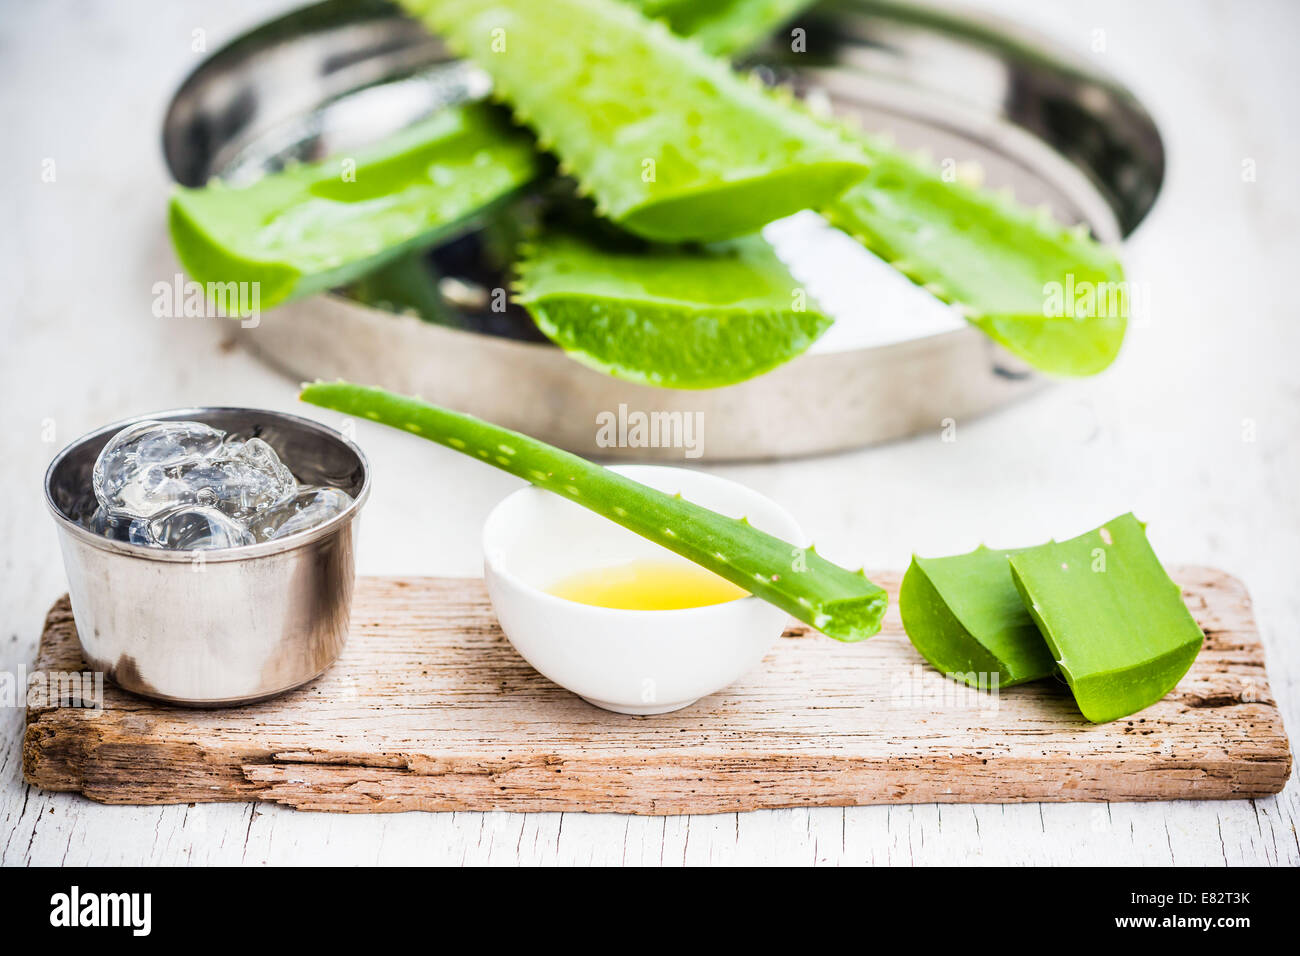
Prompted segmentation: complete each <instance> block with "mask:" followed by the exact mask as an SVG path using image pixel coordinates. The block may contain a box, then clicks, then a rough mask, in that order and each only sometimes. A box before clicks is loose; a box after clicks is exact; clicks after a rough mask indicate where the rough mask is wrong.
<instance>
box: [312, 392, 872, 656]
mask: <svg viewBox="0 0 1300 956" xmlns="http://www.w3.org/2000/svg"><path fill="white" fill-rule="evenodd" d="M300 397H301V399H302V400H303V401H305V402H310V403H311V404H313V405H320V406H322V407H324V408H332V409H334V410H335V411H339V412H343V413H344V414H346V415H353V416H356V417H359V418H368V419H371V420H372V421H376V422H382V423H383V424H385V425H391V426H392V427H393V428H399V429H402V430H404V431H408V432H411V433H412V434H415V435H419V436H420V437H421V438H426V439H428V440H430V441H434V442H437V443H439V444H441V445H446V446H447V447H448V448H452V449H455V450H456V451H459V452H462V453H464V454H466V455H471V456H474V457H477V458H480V459H482V460H483V461H485V462H487V463H488V464H490V465H493V466H495V467H497V468H500V469H502V470H503V471H508V472H509V473H510V474H512V475H515V476H517V477H519V478H523V479H524V480H525V481H529V482H532V483H533V484H534V485H537V486H538V487H539V488H545V489H546V490H547V491H550V492H553V493H555V494H557V495H560V496H561V497H564V498H567V499H569V500H570V501H573V502H575V503H576V504H579V505H582V506H583V507H584V508H588V509H590V510H591V511H594V512H596V513H597V514H599V515H603V516H604V517H606V518H608V519H609V520H611V521H613V522H615V523H617V524H620V525H622V526H623V527H625V528H627V529H628V530H630V531H633V532H635V533H636V534H639V535H641V536H642V537H644V538H648V539H649V540H651V541H654V542H655V543H657V544H660V545H663V546H664V547H665V548H668V549H669V550H670V551H674V552H676V553H677V554H680V555H681V556H682V557H684V558H687V559H688V560H690V561H694V562H695V563H696V564H699V565H700V566H702V567H705V568H708V569H709V570H710V571H713V572H714V573H716V574H718V575H721V576H722V577H724V578H726V579H727V580H728V581H731V582H732V583H734V584H736V585H738V586H739V587H742V588H744V589H745V590H747V591H749V592H750V593H751V594H754V595H756V596H757V597H760V598H762V599H763V600H765V601H768V602H769V603H771V604H775V605H776V606H777V607H780V608H782V609H784V610H785V611H787V612H789V613H790V614H791V615H793V616H794V617H796V618H798V619H799V620H801V621H803V622H804V623H806V624H809V625H811V626H812V627H815V628H817V629H818V630H819V631H821V632H822V633H824V634H828V635H829V636H831V637H834V638H837V639H839V640H842V641H860V640H863V639H864V638H867V637H870V636H871V635H872V634H875V633H876V632H877V631H879V630H880V621H881V618H882V617H883V616H884V613H885V607H886V604H887V603H888V596H887V595H886V593H885V591H884V590H883V589H881V588H879V587H877V586H876V585H875V584H872V583H871V582H870V581H869V580H867V577H866V575H865V574H864V573H863V572H862V571H857V572H853V571H848V570H845V569H844V568H842V567H840V566H838V565H836V564H832V563H831V562H829V561H827V560H826V559H824V558H823V557H822V556H821V555H819V554H817V552H816V551H815V550H814V549H813V548H811V547H809V548H807V549H805V548H800V547H797V546H795V545H794V544H791V543H790V542H788V541H782V540H781V539H779V538H776V537H773V536H772V535H769V534H766V533H764V532H762V531H759V530H758V529H757V528H755V527H753V526H752V525H751V524H749V522H748V521H746V520H744V519H735V518H728V517H724V516H723V515H720V514H718V513H716V512H714V511H710V510H709V509H707V508H702V507H700V506H699V505H697V504H693V503H691V502H690V501H687V500H685V499H684V498H682V497H680V496H676V495H669V494H665V493H664V492H662V491H658V490H656V489H654V488H648V487H646V486H645V485H643V484H641V483H639V482H636V481H632V480H631V479H630V478H625V477H623V476H622V475H619V474H617V473H616V472H612V471H610V470H608V469H606V468H602V467H601V466H599V465H596V464H593V463H592V462H589V461H587V460H586V459H584V458H580V457H578V456H577V455H572V454H570V453H569V452H566V451H561V450H560V449H558V448H554V447H552V446H550V445H547V444H546V443H544V442H540V441H537V440H536V439H534V438H529V437H528V436H527V435H521V434H519V433H518V432H513V431H510V430H508V429H505V428H500V427H498V426H496V425H492V424H490V423H488V422H485V421H482V420H480V419H477V418H473V417H471V416H469V415H462V414H460V413H459V412H453V411H449V410H447V409H445V408H439V407H438V406H436V405H430V404H427V403H426V402H422V401H420V400H419V399H415V398H408V397H406V396H403V395H395V394H393V393H392V392H387V391H384V390H382V389H378V388H367V387H364V386H361V385H352V384H349V383H346V382H337V383H327V382H318V383H316V384H314V385H307V386H305V387H304V388H303V390H302V394H301V396H300Z"/></svg>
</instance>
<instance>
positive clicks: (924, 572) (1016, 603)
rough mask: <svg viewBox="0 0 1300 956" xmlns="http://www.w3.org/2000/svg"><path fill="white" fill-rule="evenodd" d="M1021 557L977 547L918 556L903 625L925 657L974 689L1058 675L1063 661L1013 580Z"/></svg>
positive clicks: (904, 593) (904, 590) (907, 582)
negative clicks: (1013, 558) (947, 554)
mask: <svg viewBox="0 0 1300 956" xmlns="http://www.w3.org/2000/svg"><path fill="white" fill-rule="evenodd" d="M1014 553H1015V552H1008V551H994V550H990V549H988V548H985V547H979V548H976V549H975V550H974V551H972V552H970V553H969V554H957V555H953V556H952V557H947V558H922V557H915V556H914V557H913V558H912V563H911V565H910V566H909V567H908V569H907V573H906V574H905V575H903V584H902V587H901V588H900V589H899V592H898V610H899V613H900V614H901V615H902V618H903V628H904V630H906V631H907V636H908V638H909V639H910V640H911V642H912V644H913V646H915V647H916V649H917V650H918V651H919V652H920V653H921V656H922V657H924V658H925V659H926V660H927V661H929V662H930V663H931V664H932V665H934V667H935V668H936V669H937V670H939V671H940V672H942V673H944V674H946V675H947V676H949V677H951V678H953V679H954V680H959V681H962V682H963V683H966V684H970V685H971V686H978V687H987V686H989V684H990V683H991V682H992V675H995V674H996V675H997V686H999V687H1010V686H1012V685H1013V684H1023V683H1025V682H1026V681H1031V680H1038V679H1039V678H1042V677H1047V676H1049V675H1051V674H1053V673H1055V672H1056V660H1055V658H1053V657H1052V652H1051V650H1050V649H1049V648H1048V646H1047V643H1046V642H1045V641H1044V640H1043V636H1042V635H1041V634H1040V633H1039V631H1038V625H1037V624H1035V623H1034V619H1033V617H1032V616H1031V615H1030V613H1029V611H1028V610H1026V608H1025V605H1024V602H1023V601H1022V600H1021V599H1020V592H1019V591H1017V590H1016V585H1015V582H1014V581H1012V579H1011V566H1010V565H1009V564H1008V561H1007V559H1008V558H1009V557H1010V555H1011V554H1014Z"/></svg>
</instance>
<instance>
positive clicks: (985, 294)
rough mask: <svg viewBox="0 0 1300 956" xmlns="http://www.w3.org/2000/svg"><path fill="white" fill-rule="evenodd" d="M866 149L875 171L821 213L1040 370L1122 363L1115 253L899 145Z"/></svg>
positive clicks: (1123, 299)
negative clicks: (944, 172)
mask: <svg viewBox="0 0 1300 956" xmlns="http://www.w3.org/2000/svg"><path fill="white" fill-rule="evenodd" d="M867 149H868V152H869V154H870V156H871V158H872V167H871V171H870V173H869V174H868V175H867V177H866V178H865V179H863V180H862V181H860V182H859V183H858V184H856V185H855V186H853V187H852V188H851V189H849V191H848V192H846V193H845V194H844V195H843V196H842V197H840V198H839V199H838V200H836V201H835V202H834V203H832V204H830V205H829V206H827V207H826V209H825V210H824V212H825V215H826V217H827V218H828V219H829V220H830V221H831V222H832V223H833V224H835V225H836V226H838V227H839V228H840V229H842V230H844V231H845V232H847V233H849V234H850V235H852V236H854V237H855V238H857V239H858V240H859V241H860V242H861V243H862V244H863V245H865V246H866V247H867V248H868V249H870V250H871V251H872V252H874V253H876V254H877V255H879V256H880V257H881V258H883V259H885V260H886V261H887V262H889V263H890V264H891V265H892V266H893V267H894V268H896V269H898V270H899V271H900V272H902V273H903V274H904V275H906V276H907V277H908V278H910V279H912V280H913V281H914V282H916V283H918V284H920V285H922V286H924V287H925V288H926V289H927V290H928V291H929V292H931V293H932V294H934V295H935V296H937V297H938V298H940V299H942V300H943V301H945V302H949V303H952V304H953V305H956V306H957V307H958V308H959V309H960V311H961V312H962V314H963V315H965V316H966V318H967V320H968V321H970V322H971V323H972V324H974V325H975V326H977V327H978V328H979V329H981V330H982V331H983V332H984V333H985V334H987V335H988V336H989V337H990V338H992V339H993V340H994V341H996V342H999V343H1001V344H1002V345H1004V346H1005V347H1006V348H1007V349H1009V350H1010V351H1011V352H1012V353H1014V354H1015V355H1018V356H1020V357H1021V358H1022V359H1024V360H1025V361H1026V362H1028V363H1029V364H1030V365H1033V366H1034V367H1036V368H1039V369H1041V370H1043V371H1045V372H1050V373H1052V374H1056V375H1091V374H1093V373H1095V372H1099V371H1101V370H1102V369H1104V368H1105V367H1106V366H1108V365H1109V364H1110V363H1111V362H1112V361H1113V360H1114V359H1115V356H1116V355H1117V354H1118V352H1119V348H1120V344H1121V343H1122V342H1123V339H1124V331H1125V327H1126V326H1127V320H1128V308H1129V301H1128V300H1129V295H1128V286H1127V284H1126V283H1125V281H1124V272H1123V269H1122V267H1121V266H1120V263H1119V260H1118V259H1117V258H1116V256H1115V254H1114V253H1113V252H1112V251H1111V250H1110V249H1108V248H1106V247H1105V246H1103V245H1102V244H1100V243H1098V242H1096V241H1095V240H1094V239H1092V238H1091V237H1090V236H1089V235H1088V234H1087V233H1086V232H1085V231H1083V230H1080V229H1070V228H1066V227H1064V226H1062V225H1060V224H1059V223H1057V222H1055V221H1053V220H1052V219H1051V218H1050V217H1049V216H1048V215H1046V214H1045V213H1040V212H1037V211H1035V210H1031V209H1027V208H1025V207H1023V206H1020V205H1018V204H1016V203H1015V202H1014V201H1013V200H1012V199H1010V198H1008V197H1003V196H999V195H997V194H994V193H991V192H989V191H987V190H980V189H975V188H972V187H970V186H967V185H965V184H963V183H961V182H959V181H952V182H949V181H946V180H945V179H944V178H943V177H942V176H941V175H940V174H939V171H938V170H936V169H932V168H930V167H929V166H927V165H925V164H923V163H921V162H918V161H916V160H914V159H912V158H910V157H908V156H905V155H903V154H901V153H899V152H896V151H892V150H889V149H886V148H884V147H883V146H880V145H878V144H871V145H869V146H868V147H867Z"/></svg>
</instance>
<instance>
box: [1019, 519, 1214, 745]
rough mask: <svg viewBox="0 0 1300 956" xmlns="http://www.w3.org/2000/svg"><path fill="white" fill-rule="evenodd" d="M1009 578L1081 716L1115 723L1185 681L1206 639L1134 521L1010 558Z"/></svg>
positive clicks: (1112, 524) (1118, 522)
mask: <svg viewBox="0 0 1300 956" xmlns="http://www.w3.org/2000/svg"><path fill="white" fill-rule="evenodd" d="M1010 563H1011V574H1012V579H1013V581H1014V582H1015V586H1016V588H1017V590H1019V592H1020V596H1021V598H1022V599H1023V601H1024V604H1025V607H1026V608H1027V609H1028V610H1029V613H1030V614H1031V615H1032V616H1033V618H1034V621H1035V622H1036V623H1037V624H1038V629H1039V631H1041V632H1042V635H1043V637H1044V639H1045V640H1046V641H1047V645H1048V647H1049V648H1051V651H1052V654H1053V655H1054V656H1055V657H1056V659H1057V662H1058V665H1059V667H1060V670H1061V673H1062V674H1063V675H1064V676H1065V679H1066V681H1067V682H1068V683H1069V685H1070V690H1071V691H1073V692H1074V699H1075V702H1076V703H1077V704H1078V705H1079V710H1080V711H1082V712H1083V716H1084V717H1086V718H1088V720H1090V721H1093V722H1094V723H1103V722H1105V721H1109V720H1116V719H1118V718H1120V717H1124V716H1127V715H1128V714H1133V713H1136V712H1137V711H1139V710H1142V709H1143V708H1144V707H1149V706H1150V705H1151V704H1154V703H1155V702H1156V701H1158V700H1160V698H1162V697H1164V696H1165V694H1167V693H1169V691H1171V690H1173V688H1174V686H1175V685H1176V684H1177V683H1178V681H1179V680H1181V679H1182V676H1183V675H1184V674H1186V673H1187V669H1188V668H1189V667H1191V666H1192V661H1194V660H1195V659H1196V655H1197V653H1199V651H1200V649H1201V644H1202V642H1203V641H1204V637H1205V636H1204V635H1203V634H1202V633H1201V629H1200V627H1199V626H1198V625H1197V623H1196V621H1195V620H1194V619H1193V618H1192V615H1191V612H1190V611H1188V610H1187V605H1185V604H1184V603H1183V599H1182V595H1181V593H1180V591H1179V589H1178V585H1176V584H1175V583H1174V582H1173V581H1172V580H1170V578H1169V575H1168V574H1167V573H1166V572H1165V569H1164V568H1163V567H1161V565H1160V560H1159V558H1157V557H1156V555H1155V552H1154V551H1152V550H1151V545H1150V543H1149V542H1148V541H1147V536H1146V530H1145V529H1144V528H1143V526H1142V523H1141V522H1139V521H1138V520H1137V519H1136V518H1135V517H1133V515H1131V514H1126V515H1121V516H1120V517H1118V518H1115V519H1114V520H1113V521H1108V522H1106V524H1104V525H1102V526H1101V527H1100V528H1097V529H1096V530H1095V531H1089V532H1088V533H1087V534H1083V535H1080V536H1079V537H1077V538H1072V539H1070V540H1069V541H1061V542H1055V541H1053V542H1049V543H1048V544H1044V545H1041V546H1040V547H1037V548H1026V549H1024V550H1022V551H1018V552H1016V553H1014V554H1012V555H1011V557H1010Z"/></svg>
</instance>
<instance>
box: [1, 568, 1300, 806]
mask: <svg viewBox="0 0 1300 956" xmlns="http://www.w3.org/2000/svg"><path fill="white" fill-rule="evenodd" d="M872 577H873V579H874V580H876V581H879V582H880V583H881V584H882V585H883V586H885V587H887V588H888V589H889V591H890V595H891V599H893V598H896V596H897V587H898V581H899V575H897V574H879V575H873V576H872ZM1175 578H1176V579H1177V580H1178V581H1179V582H1180V583H1181V584H1182V586H1183V593H1184V598H1185V599H1186V600H1187V602H1188V606H1189V607H1190V608H1191V609H1192V612H1193V614H1194V615H1195V616H1196V619H1197V620H1198V621H1199V622H1200V624H1201V626H1202V628H1203V629H1204V630H1205V632H1206V637H1207V640H1206V645H1205V648H1204V649H1203V650H1202V652H1201V655H1200V657H1199V658H1198V659H1197V661H1196V664H1195V665H1194V666H1193V667H1192V670H1191V671H1190V672H1189V673H1188V675H1187V676H1186V677H1185V678H1184V679H1183V681H1182V682H1181V683H1180V684H1179V686H1178V687H1177V689H1176V690H1175V691H1174V692H1173V693H1172V694H1170V695H1169V696H1168V697H1167V698H1166V699H1165V700H1163V701H1161V702H1160V703H1159V704H1157V705H1155V706H1154V707H1151V708H1149V709H1147V710H1146V711H1143V712H1142V713H1141V714H1138V715H1135V716H1133V717H1131V718H1128V719H1125V720H1120V721H1116V722H1115V723H1112V724H1106V725H1101V726H1096V725H1092V724H1089V723H1087V722H1086V721H1084V720H1083V718H1082V717H1080V716H1079V714H1078V712H1077V710H1075V708H1074V706H1073V703H1072V701H1071V698H1070V695H1069V693H1068V691H1067V690H1066V688H1065V687H1064V686H1063V685H1060V684H1057V683H1055V682H1052V681H1045V682H1040V683H1038V684H1031V685H1027V686H1022V687H1015V688H1010V689H1005V690H1003V691H1002V692H1001V694H1000V695H999V696H998V697H997V698H996V699H992V698H990V697H988V696H987V695H980V694H978V693H977V692H975V691H969V690H964V689H963V688H962V687H961V685H958V684H955V683H953V682H951V681H949V680H947V679H946V678H944V677H942V676H941V675H939V674H938V673H936V672H935V671H933V670H932V669H931V668H930V667H928V665H925V664H924V662H923V661H922V660H921V658H920V657H919V656H918V655H917V654H916V652H915V651H914V650H913V649H912V647H911V645H910V644H909V643H908V641H907V638H906V636H905V635H904V634H903V632H902V627H901V624H900V622H899V619H898V612H897V608H896V606H895V607H891V610H890V612H889V615H888V617H887V618H886V623H885V628H884V630H883V632H882V633H881V634H879V635H878V636H876V637H874V638H872V639H871V640H869V641H867V642H866V643H864V644H855V645H845V644H840V643H838V642H836V641H833V640H830V639H829V638H825V637H822V636H820V635H816V634H811V633H808V632H807V630H806V629H805V628H803V627H802V626H801V625H795V624H794V623H793V622H792V624H791V626H790V628H789V629H788V630H787V632H786V635H785V638H784V639H783V640H781V641H780V642H778V645H777V647H776V648H775V649H774V650H773V651H772V653H771V654H770V655H769V656H768V657H767V659H766V660H765V661H764V662H763V664H762V666H761V667H760V668H758V669H756V670H755V671H754V672H753V673H752V674H750V675H749V676H748V677H747V678H745V679H743V680H742V681H741V682H740V683H738V684H736V685H734V686H732V687H730V688H728V689H727V690H725V691H723V692H721V693H719V694H715V695H714V696H712V697H708V698H705V699H704V700H702V701H700V702H699V703H697V704H696V705H694V706H692V707H690V708H687V709H686V710H683V711H679V712H677V713H675V714H667V715H664V716H658V717H626V716H621V715H618V714H611V713H607V712H605V711H602V710H598V709H597V708H595V707H592V706H590V705H588V704H586V703H584V702H583V701H581V700H579V699H578V698H576V697H574V696H573V695H571V694H569V693H568V692H566V691H564V690H563V689H561V688H559V687H556V686H555V685H554V684H552V683H550V681H548V680H546V678H544V677H542V676H541V675H539V674H538V673H536V672H535V671H534V670H533V669H532V668H531V667H529V666H528V665H527V664H526V663H524V661H523V660H522V659H520V658H519V656H518V655H517V654H515V652H514V650H513V649H512V648H511V647H510V645H509V643H508V642H507V641H506V640H505V638H504V637H503V635H502V634H501V631H500V630H499V628H498V627H497V625H496V621H495V618H494V617H493V614H492V610H491V607H490V605H489V604H488V600H487V595H486V592H485V590H484V588H483V583H482V582H481V581H479V580H472V579H454V578H412V579H399V578H363V579H362V580H361V581H359V582H358V589H357V595H356V603H355V606H354V612H353V617H354V621H353V629H352V636H351V640H350V642H349V645H348V648H347V650H346V651H345V652H344V655H343V657H342V659H341V660H340V661H339V662H338V663H337V664H336V665H335V666H334V667H333V668H332V669H331V670H330V672H329V673H327V674H326V675H324V676H323V677H321V678H320V679H318V680H317V681H315V682H314V683H312V684H310V685H308V686H307V687H305V688H303V689H302V690H300V691H297V692H295V693H293V694H291V695H288V696H286V697H282V698H280V699H279V700H276V701H270V702H266V703H263V704H257V705H254V706H250V707H243V708H238V709H232V710H219V711H196V710H186V709H182V708H176V707H168V706H165V705H161V704H155V703H151V702H149V701H145V700H142V699H140V698H136V697H132V696H131V695H129V694H126V693H124V692H122V691H119V690H117V689H116V688H113V687H111V686H108V687H106V688H105V694H104V708H103V710H102V712H99V713H96V712H94V711H89V710H84V709H79V708H76V707H49V706H41V705H39V704H38V705H35V706H29V708H28V713H27V728H26V736H25V738H24V742H23V773H24V776H25V777H26V779H27V780H28V781H29V782H30V783H32V784H35V785H36V786H39V787H43V788H46V789H50V790H72V791H79V792H81V793H83V794H85V795H86V796H87V797H90V798H91V799H92V800H98V801H102V802H104V803H140V804H158V803H189V802H200V801H229V800H267V801H273V802H276V803H282V804H287V805H290V806H294V807H298V808H301V809H310V810H339V811H349V812H377V811H399V810H518V811H546V810H567V811H575V810H587V811H617V812H628V813H646V814H675V813H709V812H722V811H738V810H752V809H760V808H766V807H790V806H848V805H856V804H868V803H922V802H927V803H928V802H934V801H939V802H978V803H1014V802H1021V801H1029V800H1052V801H1071V800H1166V799H1176V798H1201V799H1207V798H1208V799H1226V798H1235V797H1258V796H1263V795H1266V794H1270V793H1276V792H1277V791H1279V790H1281V789H1282V786H1283V784H1284V782H1285V781H1286V778H1287V776H1288V774H1289V773H1290V768H1291V757H1290V748H1289V745H1288V743H1287V738H1286V734H1285V731H1284V729H1283V726H1282V720H1281V716H1280V714H1279V713H1278V709H1277V707H1276V704H1275V702H1274V700H1273V698H1272V695H1271V693H1270V691H1269V686H1268V680H1267V678H1266V676H1265V672H1264V655H1263V649H1262V647H1261V645H1260V641H1259V635H1258V632H1257V630H1256V627H1255V623H1254V620H1253V617H1252V614H1251V605H1250V598H1249V595H1248V594H1247V593H1246V590H1245V588H1244V587H1243V586H1242V584H1241V583H1240V582H1239V581H1237V580H1236V579H1235V578H1232V577H1230V576H1228V575H1226V574H1224V573H1223V572H1221V571H1216V570H1212V569H1208V568H1196V567H1192V568H1183V569H1179V570H1178V571H1176V572H1175ZM83 667H84V665H83V664H82V661H81V655H80V652H79V651H78V648H77V640H76V629H75V625H74V624H73V621H72V615H71V612H70V611H69V608H68V603H67V599H66V598H63V599H61V600H60V601H59V602H58V603H56V604H55V605H54V607H53V608H52V609H51V611H50V614H49V617H48V619H47V621H46V625H45V633H44V635H43V636H42V639H41V645H40V651H39V653H38V659H37V662H36V669H37V670H38V671H43V672H51V671H73V670H80V669H83Z"/></svg>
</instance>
